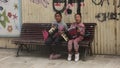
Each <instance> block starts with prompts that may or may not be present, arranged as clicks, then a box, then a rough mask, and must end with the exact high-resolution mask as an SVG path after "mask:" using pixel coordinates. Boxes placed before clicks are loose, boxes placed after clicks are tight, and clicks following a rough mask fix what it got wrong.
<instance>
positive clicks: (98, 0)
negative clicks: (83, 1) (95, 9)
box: [92, 0, 120, 8]
mask: <svg viewBox="0 0 120 68" xmlns="http://www.w3.org/2000/svg"><path fill="white" fill-rule="evenodd" d="M116 1H117V2H118V5H117V7H118V8H119V7H120V0H116ZM92 2H93V3H94V4H95V5H101V6H103V4H104V3H105V2H106V3H107V5H110V0H92ZM113 5H115V0H113Z"/></svg>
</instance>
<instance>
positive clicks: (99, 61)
mask: <svg viewBox="0 0 120 68" xmlns="http://www.w3.org/2000/svg"><path fill="white" fill-rule="evenodd" d="M15 55H16V50H15V49H0V68H120V56H108V55H94V56H92V57H89V58H88V59H87V61H85V62H83V61H81V60H80V61H78V62H74V61H67V60H66V59H65V57H64V58H61V59H57V60H49V59H48V55H43V54H39V53H38V54H33V53H32V54H28V53H26V55H25V53H24V55H22V56H20V57H15Z"/></svg>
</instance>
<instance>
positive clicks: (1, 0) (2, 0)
mask: <svg viewBox="0 0 120 68" xmlns="http://www.w3.org/2000/svg"><path fill="white" fill-rule="evenodd" d="M0 2H3V3H7V2H8V0H0Z"/></svg>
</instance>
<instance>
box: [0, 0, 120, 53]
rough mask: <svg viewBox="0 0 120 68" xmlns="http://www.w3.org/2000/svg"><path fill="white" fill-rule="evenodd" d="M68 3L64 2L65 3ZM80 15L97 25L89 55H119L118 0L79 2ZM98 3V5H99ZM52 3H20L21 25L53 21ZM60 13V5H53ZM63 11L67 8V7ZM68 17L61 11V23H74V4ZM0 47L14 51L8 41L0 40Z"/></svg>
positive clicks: (34, 0)
mask: <svg viewBox="0 0 120 68" xmlns="http://www.w3.org/2000/svg"><path fill="white" fill-rule="evenodd" d="M67 1H68V0H67ZM82 1H84V2H81V13H82V21H83V22H91V23H92V22H94V23H97V27H96V32H95V40H94V42H93V52H94V53H95V54H114V55H120V50H119V48H120V36H119V34H120V30H119V29H120V0H108V1H107V0H103V1H102V0H82ZM99 1H100V2H99ZM52 3H53V0H22V22H23V23H27V22H29V23H41V22H42V23H47V22H52V21H54V13H55V11H54V10H53V6H52ZM55 5H56V6H55V8H56V9H58V10H60V9H61V8H62V7H63V5H64V3H62V4H59V3H58V4H55ZM66 8H68V3H67V6H66ZM70 9H71V10H72V14H67V13H66V10H64V12H63V13H62V14H63V20H64V21H65V22H66V23H68V22H74V14H75V13H76V10H77V3H74V4H73V6H71V5H70ZM0 47H6V48H14V47H15V45H14V44H11V38H9V39H8V38H1V39H0Z"/></svg>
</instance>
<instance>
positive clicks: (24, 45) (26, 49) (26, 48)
mask: <svg viewBox="0 0 120 68" xmlns="http://www.w3.org/2000/svg"><path fill="white" fill-rule="evenodd" d="M24 47H25V48H26V50H27V52H28V53H29V52H30V50H29V48H28V47H27V45H24Z"/></svg>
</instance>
